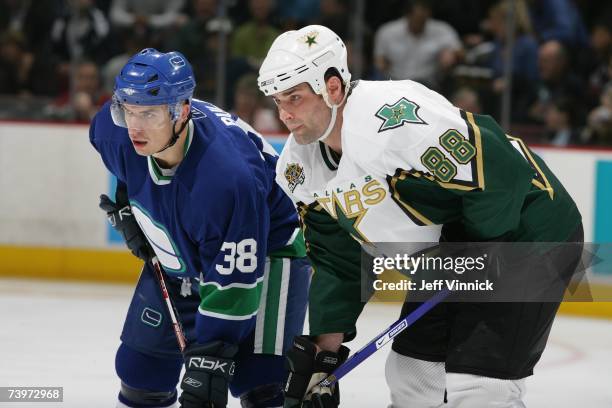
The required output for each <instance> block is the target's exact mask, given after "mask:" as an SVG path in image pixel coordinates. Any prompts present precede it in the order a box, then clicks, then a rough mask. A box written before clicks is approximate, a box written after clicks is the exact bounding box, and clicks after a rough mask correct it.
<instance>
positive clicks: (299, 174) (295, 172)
mask: <svg viewBox="0 0 612 408" xmlns="http://www.w3.org/2000/svg"><path fill="white" fill-rule="evenodd" d="M285 179H287V183H289V190H290V191H291V192H292V193H293V190H295V188H296V187H297V186H298V184H304V180H306V175H305V174H304V168H303V167H302V166H300V165H299V164H298V163H288V164H287V168H286V169H285Z"/></svg>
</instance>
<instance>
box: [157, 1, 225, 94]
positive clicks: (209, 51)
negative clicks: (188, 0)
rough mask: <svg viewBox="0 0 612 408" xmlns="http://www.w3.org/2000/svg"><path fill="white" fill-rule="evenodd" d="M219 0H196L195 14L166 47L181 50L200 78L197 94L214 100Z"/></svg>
mask: <svg viewBox="0 0 612 408" xmlns="http://www.w3.org/2000/svg"><path fill="white" fill-rule="evenodd" d="M217 6H218V2H217V0H192V10H193V15H192V16H191V19H190V20H189V21H188V22H187V24H185V25H184V26H183V27H181V28H180V29H179V31H178V33H177V34H176V35H174V36H172V37H170V38H169V40H168V41H167V44H166V47H167V48H168V49H174V50H180V51H181V52H182V53H183V54H184V55H185V56H186V57H187V59H188V60H189V61H191V65H192V67H193V70H194V72H195V75H196V77H197V78H198V88H197V89H196V94H195V96H196V97H198V98H202V99H207V100H213V99H214V95H215V83H216V82H215V81H216V50H217V31H216V30H215V24H214V21H215V18H216V16H217Z"/></svg>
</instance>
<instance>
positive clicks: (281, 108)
mask: <svg viewBox="0 0 612 408" xmlns="http://www.w3.org/2000/svg"><path fill="white" fill-rule="evenodd" d="M272 98H273V99H274V102H275V103H276V106H277V107H278V115H279V117H280V120H281V121H282V122H283V123H284V124H285V126H287V129H289V131H291V133H293V137H294V138H295V141H296V142H297V143H298V144H301V145H305V144H310V143H313V142H315V141H316V140H317V139H318V138H319V137H321V135H323V133H324V132H325V130H326V129H327V126H328V125H329V121H330V120H331V110H330V109H329V107H328V106H327V105H326V104H325V101H324V100H323V97H322V96H321V95H317V94H315V93H314V92H313V91H312V89H311V88H310V86H309V85H308V84H306V83H303V84H300V85H297V86H294V87H293V88H290V89H288V90H286V91H284V92H279V93H277V94H275V95H273V96H272Z"/></svg>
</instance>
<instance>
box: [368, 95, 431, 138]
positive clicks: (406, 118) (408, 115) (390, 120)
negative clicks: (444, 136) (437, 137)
mask: <svg viewBox="0 0 612 408" xmlns="http://www.w3.org/2000/svg"><path fill="white" fill-rule="evenodd" d="M418 110H419V105H417V104H416V103H414V102H412V101H409V100H408V99H406V98H401V99H400V100H399V101H397V102H395V103H394V104H392V105H389V104H387V103H385V104H384V105H383V106H381V107H380V109H379V110H378V112H376V114H375V116H376V117H377V118H378V119H382V121H383V123H382V125H380V129H378V132H379V133H380V132H383V131H385V130H389V129H395V128H397V127H400V126H402V125H403V124H404V123H417V124H422V125H426V124H427V123H426V122H425V121H424V120H423V119H421V117H420V116H419V114H418Z"/></svg>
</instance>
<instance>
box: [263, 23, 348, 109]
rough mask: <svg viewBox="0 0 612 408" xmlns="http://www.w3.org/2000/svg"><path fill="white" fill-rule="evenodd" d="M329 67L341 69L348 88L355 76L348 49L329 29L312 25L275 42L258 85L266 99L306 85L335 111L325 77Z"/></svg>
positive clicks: (284, 35)
mask: <svg viewBox="0 0 612 408" xmlns="http://www.w3.org/2000/svg"><path fill="white" fill-rule="evenodd" d="M329 68H336V69H337V70H338V73H339V74H340V76H341V77H342V82H343V83H344V85H345V87H347V89H348V85H349V83H350V80H351V73H350V72H349V69H348V64H347V55H346V46H345V45H344V43H343V42H342V40H341V39H340V37H338V35H336V33H334V32H333V31H332V30H330V29H329V28H327V27H324V26H321V25H309V26H306V27H303V28H301V29H299V30H297V31H287V32H285V33H283V34H281V35H279V36H278V37H277V38H276V40H274V43H272V46H271V47H270V50H269V51H268V55H266V58H265V59H264V61H263V63H262V65H261V68H260V69H259V78H258V79H257V82H258V84H259V89H260V90H261V91H262V92H263V93H264V94H265V95H266V96H269V95H274V94H276V93H278V92H284V91H286V90H287V89H289V88H292V87H294V86H296V85H299V84H301V83H303V82H306V83H308V84H309V85H310V87H311V88H312V90H313V91H314V92H315V93H316V94H319V95H322V96H323V99H324V100H325V103H327V105H328V106H329V107H330V108H331V107H332V105H331V103H330V102H329V100H328V97H327V91H326V88H325V78H324V77H325V72H327V70H328V69H329Z"/></svg>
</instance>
